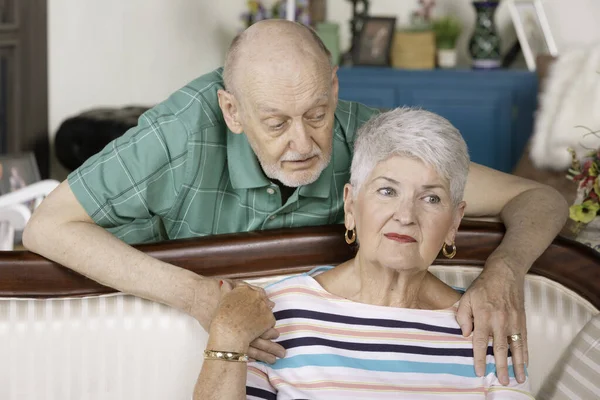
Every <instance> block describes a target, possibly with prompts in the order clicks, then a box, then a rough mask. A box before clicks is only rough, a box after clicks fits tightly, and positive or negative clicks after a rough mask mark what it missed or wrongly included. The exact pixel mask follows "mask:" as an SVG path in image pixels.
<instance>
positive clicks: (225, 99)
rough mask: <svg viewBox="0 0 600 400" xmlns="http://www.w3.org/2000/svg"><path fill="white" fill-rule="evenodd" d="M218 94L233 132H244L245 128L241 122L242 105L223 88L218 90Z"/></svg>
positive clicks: (226, 119) (224, 114)
mask: <svg viewBox="0 0 600 400" xmlns="http://www.w3.org/2000/svg"><path fill="white" fill-rule="evenodd" d="M217 96H218V98H219V107H220V108H221V112H222V113H223V118H224V119H225V123H226V124H227V127H228V128H229V130H230V131H231V132H233V133H242V132H243V131H244V129H243V128H242V124H241V122H240V121H241V118H240V107H239V105H238V101H237V100H236V98H235V96H234V95H233V94H231V93H229V92H227V91H225V90H222V89H221V90H218V91H217Z"/></svg>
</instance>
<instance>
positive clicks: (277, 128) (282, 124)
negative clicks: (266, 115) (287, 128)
mask: <svg viewBox="0 0 600 400" xmlns="http://www.w3.org/2000/svg"><path fill="white" fill-rule="evenodd" d="M284 125H285V122H282V123H280V124H277V125H269V129H272V130H274V131H278V130H280V129H282V128H283V126H284Z"/></svg>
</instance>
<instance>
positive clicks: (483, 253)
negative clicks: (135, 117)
mask: <svg viewBox="0 0 600 400" xmlns="http://www.w3.org/2000/svg"><path fill="white" fill-rule="evenodd" d="M343 233H344V228H343V226H341V225H333V226H320V227H305V228H294V229H282V230H271V231H259V232H249V233H238V234H227V235H216V236H207V237H202V238H193V239H183V240H175V241H169V242H161V243H153V244H143V245H138V246H135V247H136V248H138V249H139V250H141V251H143V252H145V253H147V254H149V255H150V256H152V257H155V258H157V259H160V260H162V261H165V262H168V263H172V264H174V265H178V266H180V267H182V268H186V269H188V270H190V271H193V272H195V273H198V274H200V275H204V276H214V277H217V276H218V277H226V278H234V279H250V278H256V277H265V276H274V275H282V274H292V273H301V272H305V271H308V270H310V269H311V268H313V267H315V266H318V265H336V264H339V263H341V262H343V261H345V260H347V259H349V258H351V257H352V256H353V253H354V249H352V248H351V247H350V246H348V245H347V244H346V243H345V242H344V235H343ZM503 233H504V228H503V227H502V225H501V224H494V223H485V222H472V221H463V223H462V224H461V227H460V229H459V232H458V235H457V238H456V245H457V248H458V253H457V255H456V257H455V258H453V259H452V260H449V259H446V258H444V257H443V256H442V257H438V259H437V260H436V262H435V264H438V265H461V266H465V265H468V266H478V267H482V266H483V265H484V263H485V260H486V259H487V257H488V256H489V255H490V254H491V252H492V251H493V250H494V249H495V248H496V247H497V246H498V244H499V243H500V242H501V240H502V237H503ZM530 273H532V274H537V275H541V276H544V277H546V278H549V279H551V280H553V281H555V282H557V283H560V284H562V285H563V286H565V287H567V288H569V289H571V290H573V291H574V292H575V293H577V294H579V295H580V296H582V297H583V298H584V299H586V300H587V301H589V302H590V303H591V304H592V305H593V306H594V307H596V308H597V309H600V256H599V255H598V254H597V253H596V252H595V251H593V250H592V249H590V248H588V247H586V246H583V245H581V244H579V243H577V242H574V241H572V240H569V239H566V238H563V237H560V236H559V237H557V238H556V239H555V240H554V242H553V243H552V245H551V246H550V247H549V248H548V249H547V250H546V251H545V252H544V253H543V254H542V256H541V257H540V258H539V259H538V260H537V261H536V262H535V263H534V265H533V266H532V268H531V270H530ZM111 292H115V290H113V289H111V288H108V287H106V286H102V285H100V284H99V283H96V282H94V281H92V280H90V279H88V278H86V277H83V276H81V275H79V274H77V273H75V272H73V271H71V270H69V269H67V268H64V267H62V266H60V265H58V264H56V263H53V262H51V261H48V260H46V259H44V258H42V257H40V256H38V255H36V254H33V253H30V252H27V251H14V252H0V297H16V298H53V297H72V296H89V295H99V294H106V293H111Z"/></svg>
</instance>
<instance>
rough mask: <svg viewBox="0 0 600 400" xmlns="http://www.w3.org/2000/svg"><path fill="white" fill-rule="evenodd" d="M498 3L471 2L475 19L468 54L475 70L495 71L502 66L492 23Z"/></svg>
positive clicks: (493, 23) (498, 41)
mask: <svg viewBox="0 0 600 400" xmlns="http://www.w3.org/2000/svg"><path fill="white" fill-rule="evenodd" d="M499 3H500V1H499V0H487V1H473V7H475V11H476V18H475V29H474V30H473V34H472V36H471V40H470V41H469V53H470V54H471V57H472V58H473V61H472V66H473V68H475V69H497V68H500V67H501V65H502V60H501V57H500V37H499V36H498V32H497V31H496V24H495V22H494V15H495V13H496V9H497V8H498V4H499Z"/></svg>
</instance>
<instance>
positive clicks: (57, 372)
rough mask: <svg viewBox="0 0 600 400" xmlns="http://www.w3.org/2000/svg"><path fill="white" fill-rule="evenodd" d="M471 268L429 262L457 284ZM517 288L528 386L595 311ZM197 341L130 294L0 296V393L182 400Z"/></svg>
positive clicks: (198, 354)
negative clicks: (522, 296)
mask: <svg viewBox="0 0 600 400" xmlns="http://www.w3.org/2000/svg"><path fill="white" fill-rule="evenodd" d="M480 270H481V269H479V268H474V267H441V266H434V267H432V268H431V271H432V272H433V273H434V274H436V275H438V276H439V277H440V278H441V279H442V280H444V281H445V282H446V283H448V284H450V285H453V286H458V287H468V285H469V284H470V283H471V282H472V281H473V279H475V277H476V276H477V275H478V274H479V272H480ZM280 278H281V277H271V278H266V279H255V280H251V281H249V282H250V283H253V284H256V285H259V286H264V285H266V284H268V283H270V282H273V281H276V280H278V279H280ZM525 292H526V309H527V316H528V321H527V323H528V332H529V349H530V361H531V362H530V366H529V374H530V377H531V383H532V388H533V389H534V393H535V392H536V391H537V390H538V389H539V387H540V385H541V383H542V382H543V380H544V378H545V377H546V376H547V375H548V373H549V372H550V370H551V369H552V367H553V366H554V365H555V364H556V362H557V360H558V359H559V357H561V355H562V354H563V353H564V352H565V349H566V348H567V347H568V346H569V344H570V343H571V341H572V340H573V338H574V337H575V336H576V335H577V333H578V332H579V331H580V330H581V328H582V327H583V326H584V325H585V324H586V323H587V322H588V321H589V320H590V319H591V318H592V316H594V315H596V314H598V310H597V309H595V308H594V307H593V306H592V305H591V304H590V303H589V302H587V301H585V300H584V299H582V298H580V297H579V296H577V295H576V294H575V293H574V292H572V291H570V290H568V289H566V288H564V287H563V286H561V285H558V284H556V283H554V282H552V281H550V280H548V279H545V278H542V277H539V276H533V275H528V276H527V281H526V288H525ZM205 344H206V332H205V331H204V330H203V329H202V328H201V326H200V325H199V324H198V323H197V322H196V321H195V320H193V319H192V318H191V317H189V316H187V315H185V314H183V313H180V312H178V311H176V310H174V309H171V308H169V307H166V306H164V305H161V304H157V303H154V302H150V301H146V300H143V299H140V298H136V297H133V296H128V295H123V294H113V295H104V296H95V297H88V298H68V299H49V300H36V299H6V298H4V299H0V399H2V400H28V399H32V400H33V399H35V400H39V399H44V400H53V399H56V400H58V399H60V400H69V399H73V400H75V399H77V400H79V399H85V400H95V399H98V400H99V399H111V400H112V399H127V400H134V399H144V400H151V399H157V400H158V399H161V400H162V399H173V400H177V399H186V400H188V399H190V397H191V394H192V390H193V386H194V383H195V381H196V378H197V375H198V372H199V371H200V368H201V365H202V351H203V350H204V347H205Z"/></svg>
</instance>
